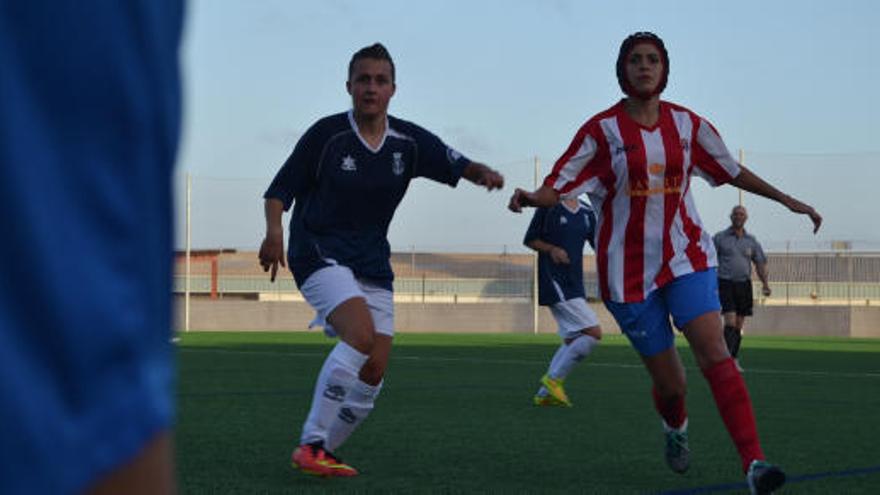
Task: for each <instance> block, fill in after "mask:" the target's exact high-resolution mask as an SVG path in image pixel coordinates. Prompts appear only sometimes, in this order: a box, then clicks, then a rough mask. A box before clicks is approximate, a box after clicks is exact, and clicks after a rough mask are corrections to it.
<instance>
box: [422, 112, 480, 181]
mask: <svg viewBox="0 0 880 495" xmlns="http://www.w3.org/2000/svg"><path fill="white" fill-rule="evenodd" d="M412 134H413V135H412V138H413V139H414V140H415V142H416V146H417V150H418V151H417V153H418V156H417V158H416V168H415V176H416V177H424V178H426V179H431V180H433V181H435V182H440V183H443V184H447V185H450V186H452V187H455V186H456V185H457V184H458V180H459V179H461V174H462V173H463V172H464V169H465V167H467V166H468V165H470V163H471V161H470V159H468V158H467V157H466V156H464V155H462V154H461V153H459V152H458V151H456V150H454V149H453V148H451V147H449V146H447V145H446V144H445V143H444V142H443V141H442V140H441V139H440V138H438V137H437V136H435V135H434V134H432V133H431V132H429V131H427V130H425V129H422V128H421V127H418V126H415V125H414V126H413V130H412Z"/></svg>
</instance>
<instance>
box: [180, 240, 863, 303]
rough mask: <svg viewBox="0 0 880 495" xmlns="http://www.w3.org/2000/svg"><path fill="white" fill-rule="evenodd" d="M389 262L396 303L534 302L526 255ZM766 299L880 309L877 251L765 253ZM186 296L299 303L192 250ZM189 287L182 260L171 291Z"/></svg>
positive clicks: (255, 273) (250, 267)
mask: <svg viewBox="0 0 880 495" xmlns="http://www.w3.org/2000/svg"><path fill="white" fill-rule="evenodd" d="M392 262H393V263H392V264H393V266H394V269H395V272H396V273H397V274H398V276H397V278H396V280H395V282H394V291H395V299H396V300H397V301H399V302H449V303H476V302H514V301H519V302H528V301H531V300H532V299H533V295H534V293H535V287H534V281H535V279H534V256H533V255H528V254H505V253H499V254H494V255H493V254H463V253H457V254H456V253H420V252H415V251H413V252H408V253H395V254H394V256H393V257H392ZM584 266H585V267H587V269H586V270H585V272H584V279H585V280H584V282H585V289H586V293H587V295H588V297H590V298H597V297H598V282H597V279H596V273H595V270H594V269H593V266H594V260H593V257H592V256H586V257H585V260H584ZM768 267H769V271H770V288H771V290H772V292H773V294H772V295H771V297H763V296H761V295H760V293H759V292H760V291H755V294H756V296H755V297H756V302H757V303H758V304H767V305H804V304H809V305H815V304H821V305H869V306H870V305H880V253H852V252H825V253H802V252H801V253H791V252H790V253H778V252H776V253H774V252H771V253H768ZM189 285H190V292H191V294H193V295H195V296H197V297H212V298H218V299H220V298H228V297H236V298H250V299H261V300H268V299H290V298H294V299H297V298H300V296H299V293H298V291H297V290H296V286H295V285H294V283H293V279H292V278H291V277H290V274H289V273H285V272H282V273H281V274H279V276H278V278H277V279H276V281H275V282H274V283H272V282H270V281H269V278H268V276H267V275H266V274H264V273H263V272H262V271H261V270H260V268H259V266H258V264H257V256H256V252H252V251H227V252H219V251H218V252H207V253H206V252H196V256H195V257H194V258H193V262H192V268H191V277H190V284H189ZM185 287H186V275H185V272H184V263H183V255H182V254H181V256H179V258H178V263H177V270H176V274H175V278H174V291H175V292H177V293H183V292H184V291H185Z"/></svg>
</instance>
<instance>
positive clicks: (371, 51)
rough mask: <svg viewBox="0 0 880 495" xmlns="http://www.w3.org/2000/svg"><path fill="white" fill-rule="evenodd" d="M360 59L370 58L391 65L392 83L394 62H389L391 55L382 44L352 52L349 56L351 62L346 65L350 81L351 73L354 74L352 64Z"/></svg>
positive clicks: (392, 79)
mask: <svg viewBox="0 0 880 495" xmlns="http://www.w3.org/2000/svg"><path fill="white" fill-rule="evenodd" d="M362 58H372V59H375V60H387V61H388V63H389V64H391V82H394V60H391V54H390V53H388V49H387V48H385V46H384V45H382V43H373V44H372V45H370V46H365V47H363V48H361V49H360V50H358V51H356V52H354V55H352V56H351V62H349V63H348V78H349V79H351V73H352V72H354V63H355V62H357V61H358V60H360V59H362Z"/></svg>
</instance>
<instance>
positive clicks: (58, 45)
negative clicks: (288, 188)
mask: <svg viewBox="0 0 880 495" xmlns="http://www.w3.org/2000/svg"><path fill="white" fill-rule="evenodd" d="M182 24H183V5H182V2H180V1H178V0H125V1H118V0H94V1H90V2H82V1H80V0H53V1H51V2H45V1H36V2H2V1H0V108H2V109H3V110H2V111H0V211H3V215H2V217H0V232H2V233H3V234H2V235H3V240H2V242H0V273H2V276H0V425H2V426H0V428H2V433H0V493H3V494H4V495H10V494H19V493H21V494H31V493H53V494H72V493H83V492H84V491H87V489H88V488H89V487H91V486H92V485H93V484H94V482H95V481H96V479H97V478H98V477H101V476H105V475H107V474H108V473H109V472H111V471H112V470H114V469H116V468H118V467H119V466H121V465H122V464H123V463H126V462H129V461H130V460H131V459H132V458H134V456H135V455H136V454H138V453H139V452H140V451H141V450H142V448H143V447H144V445H145V444H146V443H147V442H148V441H149V440H150V439H152V438H154V436H155V435H156V434H157V433H159V432H160V431H162V430H167V429H168V428H170V427H171V423H172V420H173V414H174V402H173V396H172V393H173V380H174V375H175V373H174V369H173V362H172V347H173V346H172V345H171V344H170V343H169V338H170V337H171V267H172V239H171V234H172V232H171V227H172V226H173V224H174V223H173V216H172V205H171V179H172V177H171V176H172V167H173V164H174V160H175V155H176V152H177V143H178V135H179V127H180V75H179V66H178V55H179V53H178V51H179V50H178V49H179V46H180V37H181V30H182Z"/></svg>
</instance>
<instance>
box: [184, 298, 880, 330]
mask: <svg viewBox="0 0 880 495" xmlns="http://www.w3.org/2000/svg"><path fill="white" fill-rule="evenodd" d="M176 303H177V309H178V311H177V316H176V325H177V328H180V329H182V328H183V304H182V298H178V299H177V301H176ZM591 306H592V307H593V309H594V310H595V311H596V313H597V314H598V316H599V323H600V324H601V325H602V327H603V330H604V331H605V332H606V333H609V334H610V333H619V332H620V331H619V329H618V327H617V324H616V323H615V322H614V320H613V318H612V317H611V315H610V314H609V313H608V311H607V310H606V309H605V307H604V306H603V305H602V304H591ZM314 314H315V313H314V310H312V308H311V307H309V305H308V304H306V303H305V302H301V301H285V302H267V301H245V300H232V299H221V300H213V301H212V300H209V299H192V300H191V303H190V328H191V329H192V330H259V331H263V330H270V331H272V330H274V331H291V330H305V329H306V328H308V324H309V322H310V321H311V320H312V318H314ZM538 317H539V318H538V323H539V326H538V331H539V332H540V333H555V332H556V325H555V322H554V321H553V317H552V316H551V315H550V311H549V310H547V308H543V307H542V308H540V310H539V315H538ZM395 319H396V326H397V329H398V330H399V331H405V332H450V333H452V332H456V333H458V332H465V333H466V332H479V333H496V332H514V333H531V332H532V331H533V325H534V316H533V313H532V306H531V305H530V304H523V303H474V304H442V303H429V304H421V303H397V304H395ZM746 333H748V334H751V335H804V336H821V335H824V336H840V337H847V336H851V337H878V338H880V307H859V306H854V307H848V306H758V307H756V308H755V315H754V317H752V318H750V319H748V320H747V321H746Z"/></svg>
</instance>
